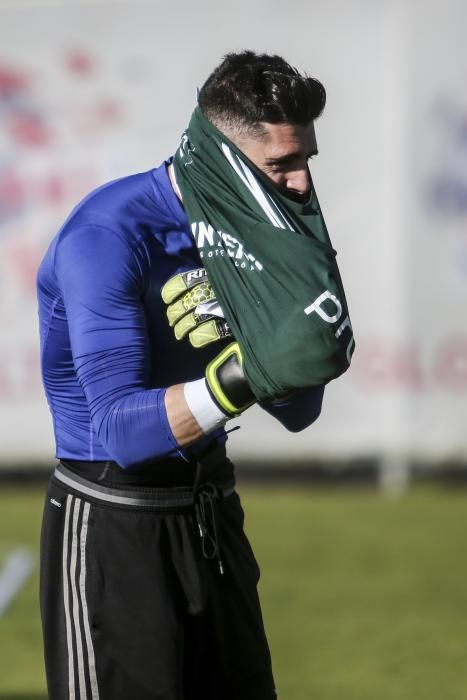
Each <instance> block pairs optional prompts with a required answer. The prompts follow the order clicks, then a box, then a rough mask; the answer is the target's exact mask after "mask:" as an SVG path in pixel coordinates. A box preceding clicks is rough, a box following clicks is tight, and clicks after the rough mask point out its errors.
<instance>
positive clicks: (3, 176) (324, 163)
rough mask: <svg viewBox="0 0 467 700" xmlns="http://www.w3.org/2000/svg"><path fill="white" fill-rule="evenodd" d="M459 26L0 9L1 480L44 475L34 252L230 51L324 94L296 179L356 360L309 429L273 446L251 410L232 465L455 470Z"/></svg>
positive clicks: (163, 152) (46, 440)
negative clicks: (276, 461) (319, 230)
mask: <svg viewBox="0 0 467 700" xmlns="http://www.w3.org/2000/svg"><path fill="white" fill-rule="evenodd" d="M466 26H467V5H466V4H465V3H463V2H462V0H447V1H445V2H441V1H437V2H433V3H429V2H428V3H427V2H425V3H423V4H422V3H421V2H419V0H412V2H410V1H409V2H399V1H394V0H385V1H383V0H382V1H381V2H379V3H374V2H371V0H351V1H346V0H335V2H332V3H325V2H317V1H314V0H308V1H305V0H300V1H298V0H296V1H295V2H294V1H292V2H289V3H288V4H287V6H286V7H285V6H284V5H283V4H279V3H275V2H272V1H271V2H267V1H266V0H265V1H264V2H258V3H250V2H247V1H246V0H238V2H236V3H235V4H234V5H232V6H230V5H227V6H224V5H222V4H221V3H218V2H214V0H210V1H202V2H199V3H188V2H187V0H184V1H183V2H181V3H173V4H172V5H167V4H164V7H163V9H160V8H159V4H158V3H152V2H141V1H139V0H133V1H132V2H111V1H110V0H108V1H107V2H102V1H101V2H84V3H80V2H78V1H76V2H63V3H61V2H47V1H45V0H44V2H32V1H28V2H24V3H23V2H15V3H11V2H0V47H1V49H0V291H1V297H0V299H1V301H0V337H1V341H0V462H2V461H3V462H5V461H10V462H11V461H22V462H27V461H28V460H29V461H36V460H47V459H51V458H52V456H53V449H54V447H53V434H52V424H51V419H50V415H49V413H48V409H47V406H46V402H45V398H44V396H43V393H42V389H41V386H40V378H39V353H38V339H37V320H36V301H35V272H36V269H37V265H38V262H39V260H40V258H41V256H42V254H43V252H44V250H45V248H46V247H47V245H48V242H49V241H50V239H51V238H52V236H53V235H54V233H55V231H56V230H57V229H58V227H59V226H60V224H61V222H62V221H63V220H64V218H65V217H66V216H67V214H68V212H69V210H70V209H71V208H72V207H73V205H74V204H75V203H76V202H77V201H78V200H79V199H80V198H81V197H82V196H83V195H84V194H85V193H86V192H87V191H88V190H90V189H91V188H93V187H94V186H97V185H98V184H101V183H102V182H105V181H107V180H109V179H112V178H115V177H120V176H122V175H126V174H129V173H130V172H137V171H141V170H146V169H149V168H151V167H153V166H154V165H157V164H159V162H160V161H161V160H162V159H163V158H165V157H166V156H168V155H169V154H171V153H172V152H173V151H174V150H175V148H176V147H177V144H178V140H179V137H180V134H181V132H182V130H183V128H184V127H185V126H186V124H187V122H188V119H189V116H190V114H191V111H192V109H193V106H194V102H195V90H196V87H197V85H199V84H201V83H202V81H203V80H204V79H205V77H206V76H207V75H208V74H209V72H210V71H211V70H212V68H213V67H214V66H215V65H216V63H218V62H219V60H220V58H221V56H222V55H223V54H224V53H226V52H227V51H229V50H232V49H242V48H253V49H255V50H257V51H263V50H264V51H268V52H275V53H279V54H282V55H284V57H285V58H287V59H288V60H289V61H290V62H291V63H293V64H295V65H297V66H298V67H299V68H300V69H303V70H306V71H307V72H309V73H310V74H311V75H315V76H316V77H318V78H320V79H321V80H322V81H323V83H324V84H325V86H326V89H327V92H328V102H327V107H326V110H325V112H324V115H323V117H322V118H321V119H320V121H319V122H318V125H317V134H318V146H319V150H320V156H319V158H317V159H316V160H315V161H313V176H314V180H315V184H316V187H317V190H318V194H319V196H320V200H321V204H322V207H323V210H324V214H325V217H326V219H327V223H328V227H329V230H330V233H331V238H332V240H333V243H334V247H335V248H336V249H337V251H338V254H339V264H340V268H341V272H342V275H343V278H344V283H345V288H346V291H347V297H348V301H349V306H350V311H351V317H352V322H353V326H354V331H355V338H356V352H355V355H354V363H353V366H352V368H351V370H350V371H349V372H348V373H347V374H346V375H345V376H344V377H343V378H341V379H339V380H337V381H335V382H334V383H332V384H331V385H330V386H329V387H328V389H327V391H326V397H325V405H324V409H323V414H322V416H321V418H320V420H319V421H318V422H317V424H316V425H315V426H313V427H312V428H310V429H309V430H307V431H305V432H304V433H303V434H299V435H289V434H287V433H286V432H285V430H283V429H282V428H281V427H280V426H277V425H276V424H275V423H274V421H273V420H272V419H271V418H270V417H269V416H267V415H265V414H263V413H262V412H261V411H260V410H259V409H251V410H250V411H249V412H248V413H247V414H246V415H245V416H244V417H243V419H242V420H241V425H242V430H241V431H238V432H236V433H234V434H233V435H232V437H231V445H232V456H233V458H234V459H235V457H246V456H249V457H256V456H263V457H265V458H291V459H295V460H296V459H305V460H306V459H312V458H316V457H349V458H350V457H352V456H364V455H385V456H388V455H389V456H398V455H399V456H403V457H410V456H420V457H427V458H434V459H436V458H446V457H454V456H465V455H466V453H467V439H466V436H465V428H464V422H465V418H464V416H465V413H466V408H467V329H466V324H465V318H466V311H467V295H466V292H467V126H466V125H467V98H466V92H465V84H466V78H467V76H466V65H467V61H466V58H467V49H466V43H465V38H464V28H465V27H466ZM434 46H436V50H435V51H434V49H433V47H434Z"/></svg>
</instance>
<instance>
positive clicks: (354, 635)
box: [0, 486, 467, 700]
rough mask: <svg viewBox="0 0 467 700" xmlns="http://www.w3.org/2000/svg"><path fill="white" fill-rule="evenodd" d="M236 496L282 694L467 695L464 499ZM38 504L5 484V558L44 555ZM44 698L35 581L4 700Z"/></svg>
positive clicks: (2, 669)
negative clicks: (25, 552) (22, 552)
mask: <svg viewBox="0 0 467 700" xmlns="http://www.w3.org/2000/svg"><path fill="white" fill-rule="evenodd" d="M239 490H240V493H241V495H242V498H243V503H244V508H245V510H246V513H247V519H246V529H247V533H248V534H249V537H250V540H251V542H252V544H253V546H254V549H255V551H256V555H257V558H258V560H259V562H260V564H261V567H262V572H263V575H262V580H261V589H260V590H261V596H262V601H263V610H264V616H265V621H266V627H267V631H268V636H269V640H270V644H271V649H272V654H273V660H274V668H275V675H276V681H277V685H278V688H279V696H280V698H281V700H315V699H316V700H343V699H345V700H409V699H410V700H412V699H416V700H464V699H465V700H467V557H466V550H467V537H466V534H467V507H466V499H467V494H464V493H462V492H459V491H458V492H456V491H435V490H427V489H414V490H411V491H409V492H408V493H407V495H404V496H402V497H400V498H397V499H387V498H385V497H383V496H381V495H379V494H377V493H375V492H371V491H318V490H301V491H300V490H297V489H287V490H283V489H281V490H279V489H276V488H271V487H261V488H252V487H250V486H248V487H243V488H242V487H240V489H239ZM41 507H42V494H41V492H40V491H38V490H37V489H36V490H25V489H22V490H6V489H5V488H4V489H3V490H2V493H1V495H0V561H1V560H3V558H4V556H5V555H6V553H7V552H8V551H10V550H11V549H13V548H15V547H19V546H27V547H30V548H31V549H33V550H34V551H35V552H36V553H37V546H38V537H39V527H40V513H41ZM45 698H46V693H45V682H44V677H43V671H42V652H41V639H40V627H39V619H38V610H37V576H35V577H34V578H33V579H31V580H30V581H29V583H28V584H27V585H26V586H25V587H24V588H23V590H22V591H21V593H20V594H19V595H18V597H17V598H16V599H15V601H14V603H13V604H12V606H11V607H10V609H9V610H8V611H7V613H6V614H5V615H4V617H2V618H0V700H7V699H8V700H14V699H16V700H20V699H21V700H26V699H27V700H43V699H45ZM129 700H130V699H129ZM219 700H222V699H221V698H219Z"/></svg>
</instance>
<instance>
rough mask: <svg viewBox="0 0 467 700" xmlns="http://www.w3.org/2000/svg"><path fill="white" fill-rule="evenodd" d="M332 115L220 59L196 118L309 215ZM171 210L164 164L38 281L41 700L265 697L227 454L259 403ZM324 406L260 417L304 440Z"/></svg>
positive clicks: (76, 223) (78, 224)
mask: <svg viewBox="0 0 467 700" xmlns="http://www.w3.org/2000/svg"><path fill="white" fill-rule="evenodd" d="M324 103H325V92H324V89H323V88H322V86H321V85H320V83H318V82H317V81H315V80H312V79H310V78H307V77H304V76H301V75H300V74H299V73H298V72H297V71H296V70H295V69H293V68H292V67H291V66H289V65H288V64H287V63H286V62H285V61H284V60H283V59H282V58H280V57H277V56H267V55H256V54H254V53H253V52H251V51H245V52H242V53H239V54H230V55H227V56H226V57H225V59H224V60H223V61H222V63H221V64H220V66H218V68H216V70H215V71H214V72H213V73H212V75H211V76H210V77H209V78H208V80H207V81H206V83H205V85H204V86H203V88H202V89H201V91H200V94H199V107H200V109H201V110H202V112H203V114H204V116H205V117H207V119H208V120H210V121H211V122H212V124H214V125H215V126H216V127H217V128H218V129H219V130H220V131H221V132H223V133H225V135H226V136H227V137H228V138H229V139H230V140H231V142H232V143H234V144H236V146H237V147H238V148H239V149H240V150H241V151H242V152H243V153H244V154H245V156H246V157H247V158H249V159H250V161H251V162H252V163H253V164H255V166H256V167H257V168H258V169H259V171H261V172H262V173H263V174H264V176H266V178H267V181H268V182H270V183H272V184H273V185H274V188H275V189H276V190H277V191H280V192H281V193H283V194H286V195H287V197H289V198H290V199H291V200H294V201H301V200H306V199H307V197H308V196H309V192H310V176H309V172H308V164H307V161H308V159H309V158H310V157H311V156H313V155H315V154H316V152H317V148H316V138H315V132H314V120H315V119H316V118H317V117H318V116H319V114H320V113H321V111H322V109H323V107H324ZM182 200H183V196H182V193H181V192H180V188H179V187H178V185H177V181H176V175H175V172H174V168H173V163H172V160H171V159H170V160H169V161H167V162H166V163H163V164H162V165H161V166H160V167H158V168H156V169H154V170H151V171H149V172H147V173H142V174H138V175H133V176H130V177H127V178H123V179H121V180H117V181H115V182H112V183H110V184H107V185H104V186H103V187H101V188H100V189H98V190H96V191H95V192H92V193H91V194H90V195H89V196H88V197H87V198H86V199H85V200H84V201H83V202H81V203H80V204H79V205H78V207H77V208H76V209H75V210H74V211H73V212H72V214H71V215H70V217H69V218H68V220H67V221H66V222H65V224H64V226H63V227H62V229H61V230H60V231H59V233H58V234H57V236H56V237H55V238H54V240H53V241H52V243H51V246H50V248H49V250H48V252H47V253H46V255H45V257H44V260H43V261H42V264H41V267H40V270H39V274H38V295H39V316H40V334H41V366H42V373H43V382H44V386H45V391H46V394H47V399H48V403H49V407H50V410H51V413H52V417H53V422H54V430H55V437H56V455H57V458H58V459H59V463H58V465H57V467H56V469H55V472H54V474H53V476H52V478H51V481H50V485H49V490H48V495H47V499H46V506H45V513H44V522H43V529H42V543H41V547H42V548H41V614H42V621H43V630H44V645H45V660H46V672H47V681H48V687H49V697H50V698H51V700H64V698H70V699H71V698H80V699H83V698H86V699H87V698H89V699H92V700H95V699H96V698H100V699H101V700H118V699H119V698H122V699H123V698H125V699H129V698H130V699H131V700H156V699H157V700H182V699H183V700H188V699H191V700H195V699H196V700H197V699H201V698H202V699H203V700H221V699H222V700H253V699H254V700H271V699H272V698H275V697H276V690H275V686H274V681H273V676H272V671H271V661H270V655H269V650H268V645H267V641H266V637H265V633H264V628H263V623H262V618H261V611H260V607H259V601H258V597H257V592H256V585H257V582H258V578H259V569H258V566H257V563H256V561H255V559H254V556H253V554H252V551H251V548H250V546H249V543H248V540H247V539H246V537H245V534H244V532H243V512H242V509H241V506H240V502H239V499H238V496H237V494H236V493H235V491H234V470H233V466H232V464H231V463H230V462H229V460H228V459H227V457H226V452H225V443H226V439H227V435H226V430H225V428H224V426H225V424H226V423H227V421H228V420H229V419H230V418H232V417H233V416H235V415H239V414H240V413H241V412H242V411H243V410H244V409H245V408H246V407H248V406H249V405H251V404H252V403H253V402H254V400H255V397H254V395H253V393H252V392H251V390H250V388H249V386H248V383H247V382H246V380H245V378H244V376H243V374H242V362H241V356H240V354H239V350H238V349H237V350H236V353H235V356H234V357H233V360H232V357H230V359H229V360H228V361H227V360H225V359H224V355H223V354H222V351H223V350H224V349H225V347H226V346H230V344H231V343H232V341H233V338H232V337H231V332H230V329H229V326H228V324H227V323H226V322H225V320H223V318H222V310H221V309H220V308H219V304H217V302H216V298H215V294H214V293H213V290H212V288H211V286H210V283H209V280H208V279H207V277H206V274H205V271H204V270H203V268H202V263H201V260H200V257H199V254H198V251H197V249H196V246H195V242H194V239H193V236H192V233H191V230H190V226H189V223H188V220H187V217H186V214H185V211H184V208H183V201H182ZM206 303H208V306H203V304H206ZM167 315H168V318H167ZM188 317H189V319H190V323H189V324H188V326H189V332H187V331H186V328H185V329H184V328H181V326H183V325H184V324H185V322H186V321H187V319H188ZM180 324H181V325H180ZM171 325H172V326H174V329H172V327H171ZM206 329H208V331H209V332H207V331H206ZM174 330H175V334H174ZM206 337H207V340H206ZM199 338H202V340H201V341H200V342H197V339H199ZM200 346H201V347H200ZM219 358H220V359H219ZM209 368H211V370H210V371H209ZM213 368H214V369H213ZM322 396H323V387H322V386H317V387H314V388H311V389H307V390H304V391H302V392H298V393H297V394H294V395H292V396H289V397H288V398H287V397H280V396H278V397H277V401H271V402H268V403H264V404H263V406H262V407H263V408H264V409H265V410H266V411H268V412H269V413H270V414H271V415H273V416H274V417H275V418H276V419H277V420H279V421H280V422H281V423H282V424H283V425H285V427H286V428H288V429H289V430H293V431H297V430H302V429H303V428H305V427H306V426H308V425H310V424H311V423H312V422H313V421H314V420H315V419H316V418H317V417H318V415H319V412H320V408H321V401H322ZM226 406H227V408H226ZM230 407H232V408H230Z"/></svg>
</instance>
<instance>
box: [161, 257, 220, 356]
mask: <svg viewBox="0 0 467 700" xmlns="http://www.w3.org/2000/svg"><path fill="white" fill-rule="evenodd" d="M161 296H162V299H163V301H164V302H165V303H166V304H167V305H168V306H167V318H168V321H169V325H170V327H171V328H173V329H174V333H175V337H176V338H177V340H182V338H184V337H185V336H186V335H188V339H189V341H190V343H191V344H192V345H193V347H195V348H202V347H204V346H205V345H208V344H209V343H213V342H215V341H217V340H221V339H222V338H228V337H229V336H231V335H232V333H231V330H230V327H229V325H228V323H227V321H226V320H225V319H224V314H223V312H222V309H221V308H220V306H219V304H218V302H217V299H216V295H215V293H214V290H213V288H212V287H211V283H210V282H209V280H208V276H207V272H206V270H205V269H204V267H200V268H196V269H194V270H188V271H187V272H180V273H178V274H177V275H174V276H173V277H171V278H170V279H169V280H168V281H167V282H166V283H165V284H164V286H163V287H162V289H161Z"/></svg>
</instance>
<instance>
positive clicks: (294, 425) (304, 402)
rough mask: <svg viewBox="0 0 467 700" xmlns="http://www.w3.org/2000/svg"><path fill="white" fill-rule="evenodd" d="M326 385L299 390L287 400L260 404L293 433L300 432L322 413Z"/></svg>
mask: <svg viewBox="0 0 467 700" xmlns="http://www.w3.org/2000/svg"><path fill="white" fill-rule="evenodd" d="M323 396H324V385H320V386H314V387H311V388H310V389H304V390H303V391H300V392H297V393H296V394H294V395H293V396H292V397H291V398H290V399H288V400H286V401H275V402H273V403H261V404H260V406H261V408H263V409H264V410H265V411H267V413H269V414H270V415H271V416H274V418H276V419H277V420H278V421H279V422H280V423H282V425H283V426H284V427H285V428H287V430H289V431H290V432H292V433H298V432H300V431H301V430H304V429H305V428H307V427H308V426H309V425H311V424H312V423H314V422H315V420H316V419H317V418H318V417H319V415H320V413H321V405H322V403H323Z"/></svg>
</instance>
